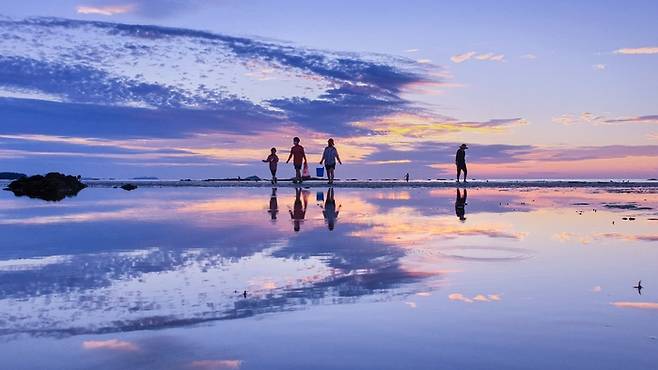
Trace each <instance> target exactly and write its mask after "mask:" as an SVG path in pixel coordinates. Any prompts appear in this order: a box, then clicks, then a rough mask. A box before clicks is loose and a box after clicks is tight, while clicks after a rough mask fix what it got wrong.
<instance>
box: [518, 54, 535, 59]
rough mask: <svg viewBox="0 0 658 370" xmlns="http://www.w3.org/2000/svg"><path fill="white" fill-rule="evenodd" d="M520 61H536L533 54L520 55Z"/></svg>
mask: <svg viewBox="0 0 658 370" xmlns="http://www.w3.org/2000/svg"><path fill="white" fill-rule="evenodd" d="M521 58H522V59H537V56H536V55H535V54H523V55H521Z"/></svg>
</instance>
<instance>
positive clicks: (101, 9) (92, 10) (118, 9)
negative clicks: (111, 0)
mask: <svg viewBox="0 0 658 370" xmlns="http://www.w3.org/2000/svg"><path fill="white" fill-rule="evenodd" d="M75 10H76V11H77V12H78V14H98V15H107V16H112V15H115V14H123V13H130V12H132V11H133V10H135V5H134V4H126V5H106V6H91V5H80V6H78V7H77V8H76V9H75Z"/></svg>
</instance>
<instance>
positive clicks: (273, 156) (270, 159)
mask: <svg viewBox="0 0 658 370" xmlns="http://www.w3.org/2000/svg"><path fill="white" fill-rule="evenodd" d="M263 162H266V163H269V164H270V173H271V174H272V184H276V167H277V165H278V164H279V157H278V156H277V155H276V148H272V149H270V155H269V156H267V159H264V160H263Z"/></svg>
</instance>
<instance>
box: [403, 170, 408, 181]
mask: <svg viewBox="0 0 658 370" xmlns="http://www.w3.org/2000/svg"><path fill="white" fill-rule="evenodd" d="M404 181H406V182H409V172H407V174H406V175H404Z"/></svg>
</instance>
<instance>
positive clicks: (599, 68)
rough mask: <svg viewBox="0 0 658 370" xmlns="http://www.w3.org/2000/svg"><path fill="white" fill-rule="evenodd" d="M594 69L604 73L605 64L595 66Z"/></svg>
mask: <svg viewBox="0 0 658 370" xmlns="http://www.w3.org/2000/svg"><path fill="white" fill-rule="evenodd" d="M592 68H593V69H594V70H596V71H603V70H604V69H605V64H594V65H592Z"/></svg>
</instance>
